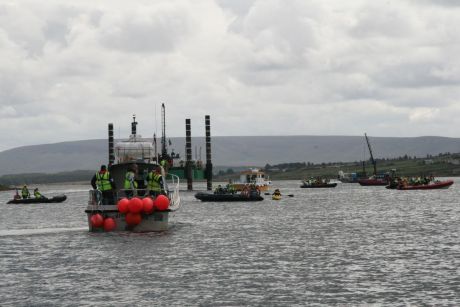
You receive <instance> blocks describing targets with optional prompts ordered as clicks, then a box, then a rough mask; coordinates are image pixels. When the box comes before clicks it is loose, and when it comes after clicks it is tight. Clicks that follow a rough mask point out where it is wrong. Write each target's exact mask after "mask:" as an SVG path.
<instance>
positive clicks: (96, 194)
mask: <svg viewBox="0 0 460 307" xmlns="http://www.w3.org/2000/svg"><path fill="white" fill-rule="evenodd" d="M167 176H168V177H170V178H171V179H170V182H169V185H171V186H172V190H170V189H169V185H168V182H166V181H164V182H163V183H164V189H165V191H166V194H167V196H168V198H169V200H170V204H169V209H170V210H171V211H176V210H178V209H179V208H180V205H181V199H180V195H179V184H180V180H179V177H178V176H176V175H173V174H167ZM127 191H132V190H130V189H119V190H117V191H116V192H114V193H113V195H114V196H113V198H114V200H115V204H116V202H117V201H118V200H120V199H121V198H123V197H126V192H127ZM133 192H134V193H133V196H146V195H148V194H149V190H148V189H136V190H134V191H133ZM88 204H89V205H93V206H100V205H103V197H102V192H101V191H99V190H90V191H89V202H88Z"/></svg>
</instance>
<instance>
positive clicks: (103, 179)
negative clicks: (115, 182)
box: [96, 172, 112, 191]
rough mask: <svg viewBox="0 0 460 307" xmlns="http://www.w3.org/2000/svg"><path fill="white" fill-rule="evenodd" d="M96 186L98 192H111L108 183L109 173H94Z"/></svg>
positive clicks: (110, 186) (110, 185)
mask: <svg viewBox="0 0 460 307" xmlns="http://www.w3.org/2000/svg"><path fill="white" fill-rule="evenodd" d="M96 185H97V188H98V189H99V191H109V190H112V184H111V182H110V173H109V172H105V173H104V174H101V173H99V172H97V173H96Z"/></svg>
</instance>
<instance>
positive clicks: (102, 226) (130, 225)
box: [85, 117, 180, 232]
mask: <svg viewBox="0 0 460 307" xmlns="http://www.w3.org/2000/svg"><path fill="white" fill-rule="evenodd" d="M136 126H137V122H136V120H135V117H134V119H133V122H132V124H131V135H130V137H129V139H128V140H126V141H122V142H119V143H117V144H116V145H115V148H114V146H113V125H112V124H109V168H108V170H109V172H110V174H111V176H112V178H113V180H114V183H115V190H114V193H113V195H114V197H113V200H111V201H109V202H108V203H107V202H106V201H103V199H102V193H101V192H100V191H98V190H90V191H89V202H88V206H87V207H86V210H85V212H86V214H87V215H88V226H89V230H90V231H92V232H99V231H104V230H105V231H133V232H150V231H165V230H167V229H168V228H169V224H170V220H171V218H172V217H173V216H174V212H176V211H177V210H178V209H179V208H180V196H179V178H178V177H177V176H175V175H171V174H165V170H164V168H163V167H161V166H159V163H158V156H157V155H156V153H155V151H154V148H153V144H152V143H151V142H147V141H144V140H143V139H142V137H141V136H140V135H138V134H137V133H136ZM133 165H136V166H137V170H138V171H137V174H136V176H135V181H136V183H137V189H136V190H135V191H134V194H133V195H129V194H128V193H127V192H128V190H125V189H124V180H125V175H126V172H127V171H128V169H131V168H132V167H133ZM158 167H160V168H161V172H162V178H163V186H164V190H165V193H164V194H165V195H159V196H158V197H157V198H156V199H155V198H150V197H149V196H147V195H148V190H147V187H146V183H145V181H146V178H147V175H148V173H149V172H151V171H152V170H154V169H156V168H158ZM128 196H129V197H128ZM160 198H161V199H160ZM160 202H161V203H162V205H161V206H157V205H156V204H159V203H160ZM147 203H149V204H150V205H147V206H146V204H147ZM165 203H166V205H165ZM131 205H133V206H131ZM152 205H153V206H152ZM131 208H132V209H131Z"/></svg>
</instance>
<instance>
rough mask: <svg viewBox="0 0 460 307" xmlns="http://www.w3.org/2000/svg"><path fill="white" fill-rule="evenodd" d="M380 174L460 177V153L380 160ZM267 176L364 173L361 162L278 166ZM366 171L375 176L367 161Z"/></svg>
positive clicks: (271, 168) (297, 177) (289, 176)
mask: <svg viewBox="0 0 460 307" xmlns="http://www.w3.org/2000/svg"><path fill="white" fill-rule="evenodd" d="M376 162H377V172H378V173H386V172H390V171H392V170H396V173H397V174H398V175H399V176H421V175H431V174H432V175H433V176H437V177H454V176H460V153H459V154H450V153H446V154H440V155H438V156H436V157H433V156H430V155H428V156H427V157H425V158H417V157H409V156H403V157H399V158H397V159H378V160H376ZM265 171H266V173H267V174H268V175H269V176H270V178H271V179H275V180H282V179H303V178H309V177H325V178H331V179H334V178H337V175H338V172H339V171H343V172H344V173H356V172H363V163H362V162H352V163H340V162H339V163H321V164H313V163H284V164H279V165H273V166H270V165H266V166H265ZM365 171H366V173H367V174H368V175H372V173H373V166H372V165H371V163H370V162H366V164H365Z"/></svg>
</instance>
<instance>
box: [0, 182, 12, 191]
mask: <svg viewBox="0 0 460 307" xmlns="http://www.w3.org/2000/svg"><path fill="white" fill-rule="evenodd" d="M9 190H11V188H9V187H7V186H4V185H1V184H0V191H9Z"/></svg>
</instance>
